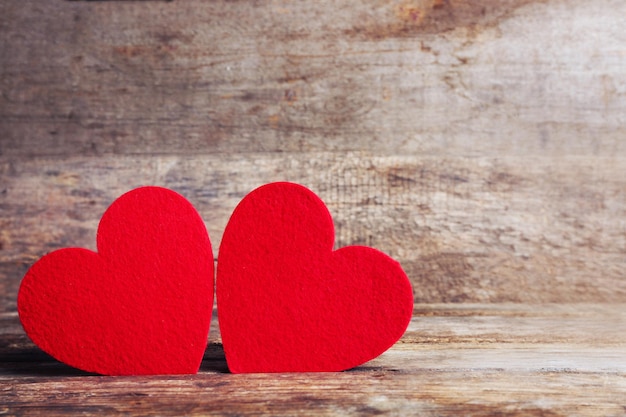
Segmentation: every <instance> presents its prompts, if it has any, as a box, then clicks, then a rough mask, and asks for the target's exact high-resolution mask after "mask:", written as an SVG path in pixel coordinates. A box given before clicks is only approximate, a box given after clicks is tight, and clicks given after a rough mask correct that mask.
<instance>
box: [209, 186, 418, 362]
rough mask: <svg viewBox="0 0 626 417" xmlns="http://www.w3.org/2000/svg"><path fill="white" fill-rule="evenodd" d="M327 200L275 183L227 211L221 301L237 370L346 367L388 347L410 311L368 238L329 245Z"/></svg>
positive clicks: (405, 293) (408, 292)
mask: <svg viewBox="0 0 626 417" xmlns="http://www.w3.org/2000/svg"><path fill="white" fill-rule="evenodd" d="M333 242H334V227H333V221H332V218H331V215H330V213H329V212H328V209H327V208H326V206H325V204H324V203H323V202H322V200H320V199H319V198H318V197H317V196H316V195H315V194H314V193H313V192H311V191H310V190H308V189H307V188H305V187H303V186H301V185H297V184H293V183H286V182H280V183H272V184H267V185H264V186H262V187H260V188H257V189H256V190H254V191H252V192H251V193H250V194H248V195H247V196H246V197H245V198H244V199H243V200H242V201H241V202H240V204H239V205H238V206H237V208H236V209H235V211H234V212H233V214H232V216H231V218H230V220H229V222H228V225H227V226H226V230H225V232H224V236H223V239H222V243H221V245H220V249H219V256H218V266H217V278H216V279H217V302H218V313H219V324H220V331H221V335H222V342H223V345H224V351H225V354H226V360H227V363H228V367H229V369H230V371H231V372H233V373H246V372H319V371H342V370H346V369H350V368H353V367H355V366H358V365H361V364H363V363H365V362H367V361H368V360H370V359H373V358H375V357H377V356H378V355H380V354H381V353H383V352H384V351H385V350H387V349H388V348H389V347H391V346H392V345H393V344H394V343H395V342H396V341H397V340H398V339H399V338H400V337H401V336H402V335H403V334H404V331H405V330H406V328H407V326H408V323H409V321H410V319H411V314H412V311H413V293H412V288H411V284H410V282H409V280H408V278H407V276H406V274H405V273H404V271H403V270H402V268H401V266H400V264H399V263H398V262H396V261H395V260H393V259H392V258H390V257H389V256H387V255H385V254H384V253H382V252H380V251H378V250H376V249H372V248H369V247H364V246H348V247H345V248H341V249H339V250H336V251H333Z"/></svg>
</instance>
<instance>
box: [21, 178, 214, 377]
mask: <svg viewBox="0 0 626 417" xmlns="http://www.w3.org/2000/svg"><path fill="white" fill-rule="evenodd" d="M97 246H98V252H97V253H96V252H92V251H90V250H87V249H80V248H66V249H61V250H57V251H54V252H52V253H49V254H47V255H45V256H43V257H42V258H41V259H40V260H38V261H37V262H36V263H35V264H34V265H33V266H32V267H31V268H30V269H29V270H28V272H27V273H26V275H25V276H24V279H23V281H22V283H21V286H20V290H19V294H18V300H17V301H18V312H19V316H20V320H21V322H22V326H23V327H24V330H25V331H26V333H27V334H28V336H29V337H30V338H31V340H32V341H33V342H34V343H35V344H36V345H38V346H39V347H40V348H41V349H42V350H43V351H45V352H47V353H48V354H50V355H52V356H53V357H54V358H56V359H58V360H59V361H61V362H64V363H66V364H67V365H70V366H73V367H75V368H78V369H82V370H84V371H88V372H95V373H99V374H104V375H148V374H190V373H196V372H197V371H198V369H199V367H200V362H201V361H202V357H203V355H204V351H205V348H206V344H207V338H208V333H209V325H210V321H211V313H212V304H213V282H214V280H213V255H212V251H211V242H210V240H209V236H208V234H207V231H206V227H205V226H204V222H203V221H202V219H201V218H200V216H199V214H198V212H197V211H196V210H195V209H194V208H193V206H192V205H191V203H189V202H188V201H187V200H186V199H185V198H184V197H182V196H181V195H179V194H177V193H175V192H174V191H171V190H167V189H165V188H159V187H142V188H138V189H135V190H132V191H129V192H128V193H126V194H124V195H122V196H121V197H120V198H118V199H117V200H116V201H114V202H113V204H112V205H111V206H110V207H109V208H108V209H107V211H106V212H105V213H104V215H103V216H102V219H101V220H100V225H99V226H98V236H97Z"/></svg>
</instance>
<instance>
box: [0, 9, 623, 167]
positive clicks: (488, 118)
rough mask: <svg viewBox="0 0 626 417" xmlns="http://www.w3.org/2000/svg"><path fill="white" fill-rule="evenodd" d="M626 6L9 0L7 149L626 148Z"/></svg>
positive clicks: (428, 151) (3, 14) (548, 151)
mask: <svg viewBox="0 0 626 417" xmlns="http://www.w3.org/2000/svg"><path fill="white" fill-rule="evenodd" d="M625 13H626V5H625V4H624V3H623V2H622V1H620V0H602V1H594V2H589V1H584V0H551V1H532V0H507V1H500V0H498V1H494V0H480V1H472V2H467V1H460V0H450V1H439V0H390V1H380V0H367V1H362V2H359V4H358V5H357V4H354V2H351V1H347V0H342V1H333V2H329V1H321V2H320V1H318V2H315V3H309V2H285V1H269V0H266V1H257V2H254V4H250V3H249V2H243V1H227V0H220V1H211V2H206V1H202V0H186V1H176V2H124V1H122V2H107V1H89V2H68V1H60V2H55V3H51V2H48V1H43V0H39V1H29V2H23V1H20V0H6V1H3V2H2V3H1V4H0V23H1V25H0V30H1V31H2V33H3V36H2V42H0V56H2V65H1V66H0V78H1V79H2V83H3V84H2V94H1V95H0V126H1V127H2V128H1V130H2V139H1V140H0V154H4V155H11V156H21V157H30V156H37V155H39V156H52V155H57V156H63V155H75V154H82V155H101V154H108V153H113V154H124V155H128V154H149V155H155V154H166V155H171V154H183V155H198V154H215V153H225V154H230V153H233V152H242V153H248V152H304V153H306V152H309V151H316V152H332V151H336V152H346V151H361V150H363V151H369V152H372V153H375V154H379V155H382V154H385V155H395V154H407V153H408V154H412V155H451V156H461V155H463V156H465V155H476V156H492V157H495V156H504V155H506V156H511V155H520V154H523V155H544V156H545V155H550V156H553V157H560V156H561V155H585V156H588V155H599V156H613V155H616V154H619V155H622V156H624V155H625V154H626V142H624V141H623V140H622V139H623V137H624V135H625V133H626V130H625V129H626V127H625V126H626V124H625V123H624V114H625V113H624V110H625V109H626V94H625V91H624V88H623V85H625V84H626V71H625V66H624V60H623V59H622V58H623V53H624V50H623V45H624V43H625V42H626V39H625V36H626V35H625V34H624V31H623V30H622V29H623V21H622V16H623V15H624V14H625ZM25 29H27V30H25ZM587 34H593V36H587ZM42 144H46V145H45V146H42Z"/></svg>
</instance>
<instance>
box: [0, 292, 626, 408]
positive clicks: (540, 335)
mask: <svg viewBox="0 0 626 417" xmlns="http://www.w3.org/2000/svg"><path fill="white" fill-rule="evenodd" d="M2 324H3V326H2V328H3V329H5V334H3V335H2V338H1V340H2V344H1V345H0V366H1V367H2V368H1V369H0V387H1V389H0V399H1V400H2V401H0V404H2V406H3V407H4V408H3V411H4V412H5V413H8V414H11V415H22V414H46V415H61V414H89V415H91V414H96V413H103V412H105V413H136V414H143V415H180V414H186V415H201V414H207V413H211V414H215V415H232V413H237V414H238V415H258V414H277V413H278V414H289V415H292V414H294V413H296V414H303V415H336V414H344V415H363V414H366V415H369V414H371V415H376V414H388V415H406V414H419V415H426V416H431V415H433V416H434V415H438V416H456V415H472V416H491V415H505V416H518V415H520V416H521V415H524V416H528V415H530V416H535V415H536V416H546V415H548V416H606V415H623V414H624V412H625V411H626V408H625V407H626V402H625V398H626V359H625V358H626V356H625V354H626V336H625V335H626V309H625V308H624V305H623V304H622V305H597V304H596V305H591V304H587V305H581V304H578V305H533V306H528V305H493V304H492V305H468V304H460V305H459V304H457V305H432V304H428V305H416V307H415V316H414V319H413V321H412V322H411V325H410V326H409V329H408V331H407V333H406V335H405V336H404V337H403V338H402V340H401V341H400V342H399V343H398V344H396V345H395V346H394V347H393V348H392V349H391V350H390V351H388V352H387V353H385V354H383V355H382V356H381V357H379V358H377V359H375V360H373V361H371V362H369V363H368V364H365V365H364V366H362V367H359V368H356V369H354V370H352V371H348V372H342V373H329V374H269V375H268V374H265V375H263V374H257V375H231V374H228V373H226V368H225V363H224V357H223V352H222V351H221V348H220V344H219V334H218V333H219V332H218V330H217V328H216V327H215V320H214V323H213V324H214V329H213V330H212V333H211V335H210V339H211V340H212V344H211V345H210V347H209V349H208V350H207V354H206V356H205V361H204V362H203V365H202V368H201V372H200V373H199V374H198V375H195V376H168V377H130V378H129V377H97V376H89V375H85V374H83V373H80V372H77V371H74V370H71V369H70V368H68V367H65V366H64V365H61V364H59V363H57V362H56V361H54V360H52V359H50V358H49V357H47V356H46V355H44V354H42V353H40V352H39V351H38V350H37V349H36V348H35V347H34V346H32V344H30V342H29V341H28V340H27V339H26V337H25V335H24V334H23V333H21V329H20V328H19V325H18V323H17V317H15V316H14V315H8V314H3V315H2Z"/></svg>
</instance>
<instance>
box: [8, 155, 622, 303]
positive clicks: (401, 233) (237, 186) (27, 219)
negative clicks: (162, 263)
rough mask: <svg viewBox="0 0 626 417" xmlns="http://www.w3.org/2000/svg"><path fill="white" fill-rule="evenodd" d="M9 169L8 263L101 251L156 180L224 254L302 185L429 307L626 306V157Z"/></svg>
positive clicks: (116, 161) (200, 160)
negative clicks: (182, 201) (263, 188)
mask: <svg viewBox="0 0 626 417" xmlns="http://www.w3.org/2000/svg"><path fill="white" fill-rule="evenodd" d="M4 161H5V162H4V164H2V165H0V169H1V170H2V172H3V174H2V178H3V190H4V191H3V192H2V193H1V194H0V201H2V206H1V209H2V211H3V215H2V219H1V220H0V222H2V223H3V224H4V226H3V227H2V236H0V239H1V240H0V241H1V242H2V246H3V249H2V250H1V251H0V261H1V262H8V263H10V262H25V263H29V262H33V261H34V260H35V259H37V258H38V257H39V256H41V255H42V254H44V253H46V252H47V251H50V250H54V249H58V248H61V247H65V246H79V247H87V248H91V249H95V234H96V228H97V224H98V220H99V218H100V216H101V215H102V213H103V212H104V210H105V209H106V207H107V206H108V205H109V204H110V203H111V202H112V201H113V200H114V199H115V198H116V197H117V196H119V195H120V194H122V193H123V192H125V191H127V190H128V189H130V188H133V187H136V186H141V185H146V184H156V185H164V186H168V187H172V188H173V189H175V190H177V191H179V192H181V193H182V194H183V195H184V196H186V197H187V198H188V199H189V200H190V201H191V202H192V203H193V204H194V205H195V206H196V207H197V208H198V210H199V211H200V214H201V215H202V217H203V219H204V220H205V222H206V225H207V228H208V229H209V233H210V234H211V238H212V240H213V245H214V246H213V247H214V252H215V255H217V248H218V247H219V242H220V240H221V234H222V232H223V230H224V227H225V225H226V222H227V220H228V218H229V216H230V214H231V213H232V210H233V209H234V207H235V206H236V204H237V203H238V202H239V201H240V200H241V198H242V197H243V196H244V195H245V194H246V193H247V192H249V191H251V190H252V189H254V188H255V187H257V186H259V185H261V184H263V183H266V182H271V181H277V180H289V181H295V182H299V183H302V184H304V185H307V186H309V187H310V188H311V189H313V190H314V191H315V192H317V193H318V194H319V195H320V196H321V197H322V199H324V200H325V201H326V202H327V204H328V207H329V209H330V210H331V212H332V214H333V216H334V218H335V223H336V235H337V239H336V246H337V247H342V246H346V245H352V244H365V245H370V246H374V247H377V248H379V249H381V250H383V251H385V252H387V253H388V254H390V255H391V256H393V257H395V258H396V259H398V260H399V261H400V262H401V263H402V265H403V266H404V268H405V270H406V271H407V274H408V275H409V277H410V278H411V280H412V282H413V286H414V291H415V297H416V300H417V301H419V302H449V301H452V302H503V301H504V302H506V301H509V302H510V301H513V302H581V301H586V302H598V301H609V302H617V301H624V300H626V280H625V279H624V272H623V271H624V266H625V264H624V263H625V262H626V257H625V256H624V253H626V223H625V222H624V220H623V219H625V218H626V194H624V193H623V190H624V189H625V187H626V164H624V163H623V161H622V159H621V158H599V157H596V158H592V159H589V158H584V157H568V158H566V157H561V158H558V159H557V158H542V157H533V158H531V157H508V158H499V159H498V160H493V159H490V158H445V159H443V158H434V157H430V158H426V157H413V156H405V157H401V156H372V155H367V154H363V153H349V154H336V153H313V152H310V153H307V154H305V155H302V156H299V155H291V154H290V155H284V154H280V153H271V154H266V153H261V154H246V155H239V154H235V155H219V156H212V155H203V156H198V157H193V156H184V157H183V156H150V157H146V156H141V155H137V156H126V155H124V156H103V157H98V158H89V157H67V158H64V159H60V160H59V159H56V158H48V159H41V158H36V159H33V160H21V161H20V162H17V163H14V162H11V161H8V160H7V159H6V158H5V160H4ZM137 167H140V169H137ZM574 167H575V169H574ZM20 271H21V270H20ZM12 278H13V279H15V280H19V279H20V278H21V277H20V276H14V277H12Z"/></svg>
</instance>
